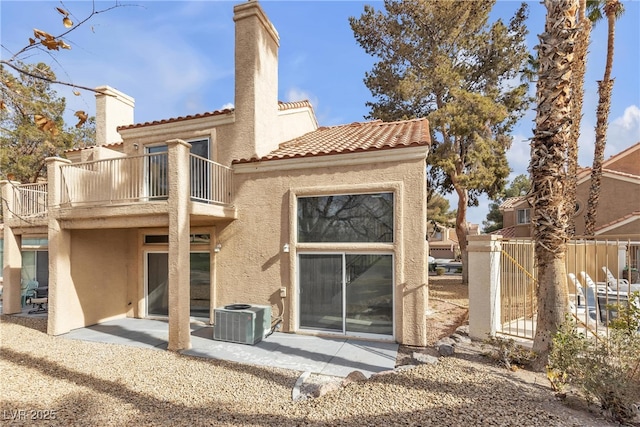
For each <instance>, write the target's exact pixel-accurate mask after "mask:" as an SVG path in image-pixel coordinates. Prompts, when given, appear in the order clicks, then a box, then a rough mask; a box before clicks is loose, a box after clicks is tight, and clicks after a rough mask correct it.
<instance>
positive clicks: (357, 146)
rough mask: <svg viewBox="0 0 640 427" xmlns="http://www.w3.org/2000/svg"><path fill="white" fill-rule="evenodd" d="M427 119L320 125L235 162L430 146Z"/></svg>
mask: <svg viewBox="0 0 640 427" xmlns="http://www.w3.org/2000/svg"><path fill="white" fill-rule="evenodd" d="M430 143H431V138H430V135H429V122H428V120H427V119H413V120H403V121H397V122H383V121H380V120H376V121H372V122H364V123H359V122H356V123H351V124H348V125H340V126H330V127H321V128H319V129H317V130H315V131H313V132H309V133H307V134H305V135H302V136H300V137H298V138H295V139H292V140H290V141H287V142H284V143H282V144H280V146H279V147H278V149H276V150H274V151H272V152H271V153H269V154H267V155H266V156H264V157H262V158H255V157H254V158H251V159H240V160H235V161H234V163H236V164H238V163H251V162H258V161H266V160H280V159H293V158H301V157H315V156H326V155H333V154H347V153H357V152H364V151H374V150H385V149H391V148H401V147H418V146H429V144H430Z"/></svg>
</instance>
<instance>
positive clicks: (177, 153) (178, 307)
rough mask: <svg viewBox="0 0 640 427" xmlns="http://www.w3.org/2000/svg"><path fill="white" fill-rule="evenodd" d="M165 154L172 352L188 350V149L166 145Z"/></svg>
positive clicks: (187, 146) (180, 144)
mask: <svg viewBox="0 0 640 427" xmlns="http://www.w3.org/2000/svg"><path fill="white" fill-rule="evenodd" d="M167 147H168V151H169V162H168V163H169V176H168V178H169V179H168V184H169V199H168V204H169V345H168V349H169V350H173V351H180V350H187V349H189V348H191V329H190V289H189V283H190V275H191V268H190V265H189V259H190V257H189V249H190V242H189V235H190V222H189V203H190V194H191V190H190V173H189V150H190V148H191V145H190V144H188V143H186V142H184V141H181V140H177V139H176V140H171V141H167Z"/></svg>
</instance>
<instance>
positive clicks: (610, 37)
mask: <svg viewBox="0 0 640 427" xmlns="http://www.w3.org/2000/svg"><path fill="white" fill-rule="evenodd" d="M587 8H588V10H589V19H591V21H592V22H594V23H596V22H598V21H599V20H600V19H602V11H604V15H605V16H606V17H607V26H608V31H607V62H606V64H605V67H604V77H603V78H602V80H600V81H598V108H597V110H596V142H595V150H594V153H593V166H592V168H591V185H590V187H589V201H588V203H587V215H586V221H585V234H586V235H587V236H593V235H594V233H595V229H596V219H597V213H598V212H597V211H598V202H599V198H600V182H601V181H602V163H603V162H604V149H605V146H606V144H607V127H608V124H609V111H611V91H612V90H613V80H612V79H611V69H612V67H613V45H614V40H615V31H616V29H615V26H616V19H617V18H619V17H620V16H621V15H622V13H623V12H624V9H623V7H622V4H621V3H620V1H619V0H589V1H587Z"/></svg>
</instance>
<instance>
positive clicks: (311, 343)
mask: <svg viewBox="0 0 640 427" xmlns="http://www.w3.org/2000/svg"><path fill="white" fill-rule="evenodd" d="M168 336H169V333H168V324H167V322H166V321H163V320H151V319H130V318H126V319H117V320H112V321H108V322H104V323H101V324H99V325H94V326H89V327H87V328H81V329H75V330H73V331H71V332H69V333H67V334H65V335H63V337H65V338H69V339H79V340H85V341H94V342H105V343H112V344H123V345H131V346H136V347H144V348H155V349H161V350H164V349H166V348H167V340H168ZM191 344H192V348H191V349H190V350H186V351H184V352H183V354H188V355H192V356H198V357H205V358H211V359H218V360H228V361H233V362H238V363H245V364H251V365H258V366H270V367H278V368H284V369H291V370H295V371H301V372H312V373H317V374H323V375H332V376H339V377H345V376H347V375H348V374H349V373H350V372H352V371H355V370H358V371H360V372H362V373H363V374H365V375H366V376H367V377H370V376H371V375H372V374H374V373H376V372H381V371H386V370H390V369H393V368H394V367H395V363H396V356H397V353H398V344H396V343H392V342H378V341H363V340H355V339H348V338H341V337H335V338H334V337H319V336H310V335H298V334H286V333H279V332H276V333H274V334H272V335H270V336H269V337H267V338H266V339H264V340H263V341H261V342H259V343H257V344H255V345H248V344H237V343H231V342H225V341H216V340H214V339H213V327H211V326H205V325H202V324H200V323H192V324H191Z"/></svg>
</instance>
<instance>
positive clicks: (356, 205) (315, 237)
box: [298, 193, 393, 243]
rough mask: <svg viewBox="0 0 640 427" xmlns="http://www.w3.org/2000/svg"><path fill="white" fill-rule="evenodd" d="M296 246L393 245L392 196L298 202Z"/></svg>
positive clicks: (354, 196)
mask: <svg viewBox="0 0 640 427" xmlns="http://www.w3.org/2000/svg"><path fill="white" fill-rule="evenodd" d="M298 241H299V242H334V243H335V242H382V243H386V242H393V193H377V194H351V195H335V196H321V197H300V198H298Z"/></svg>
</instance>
